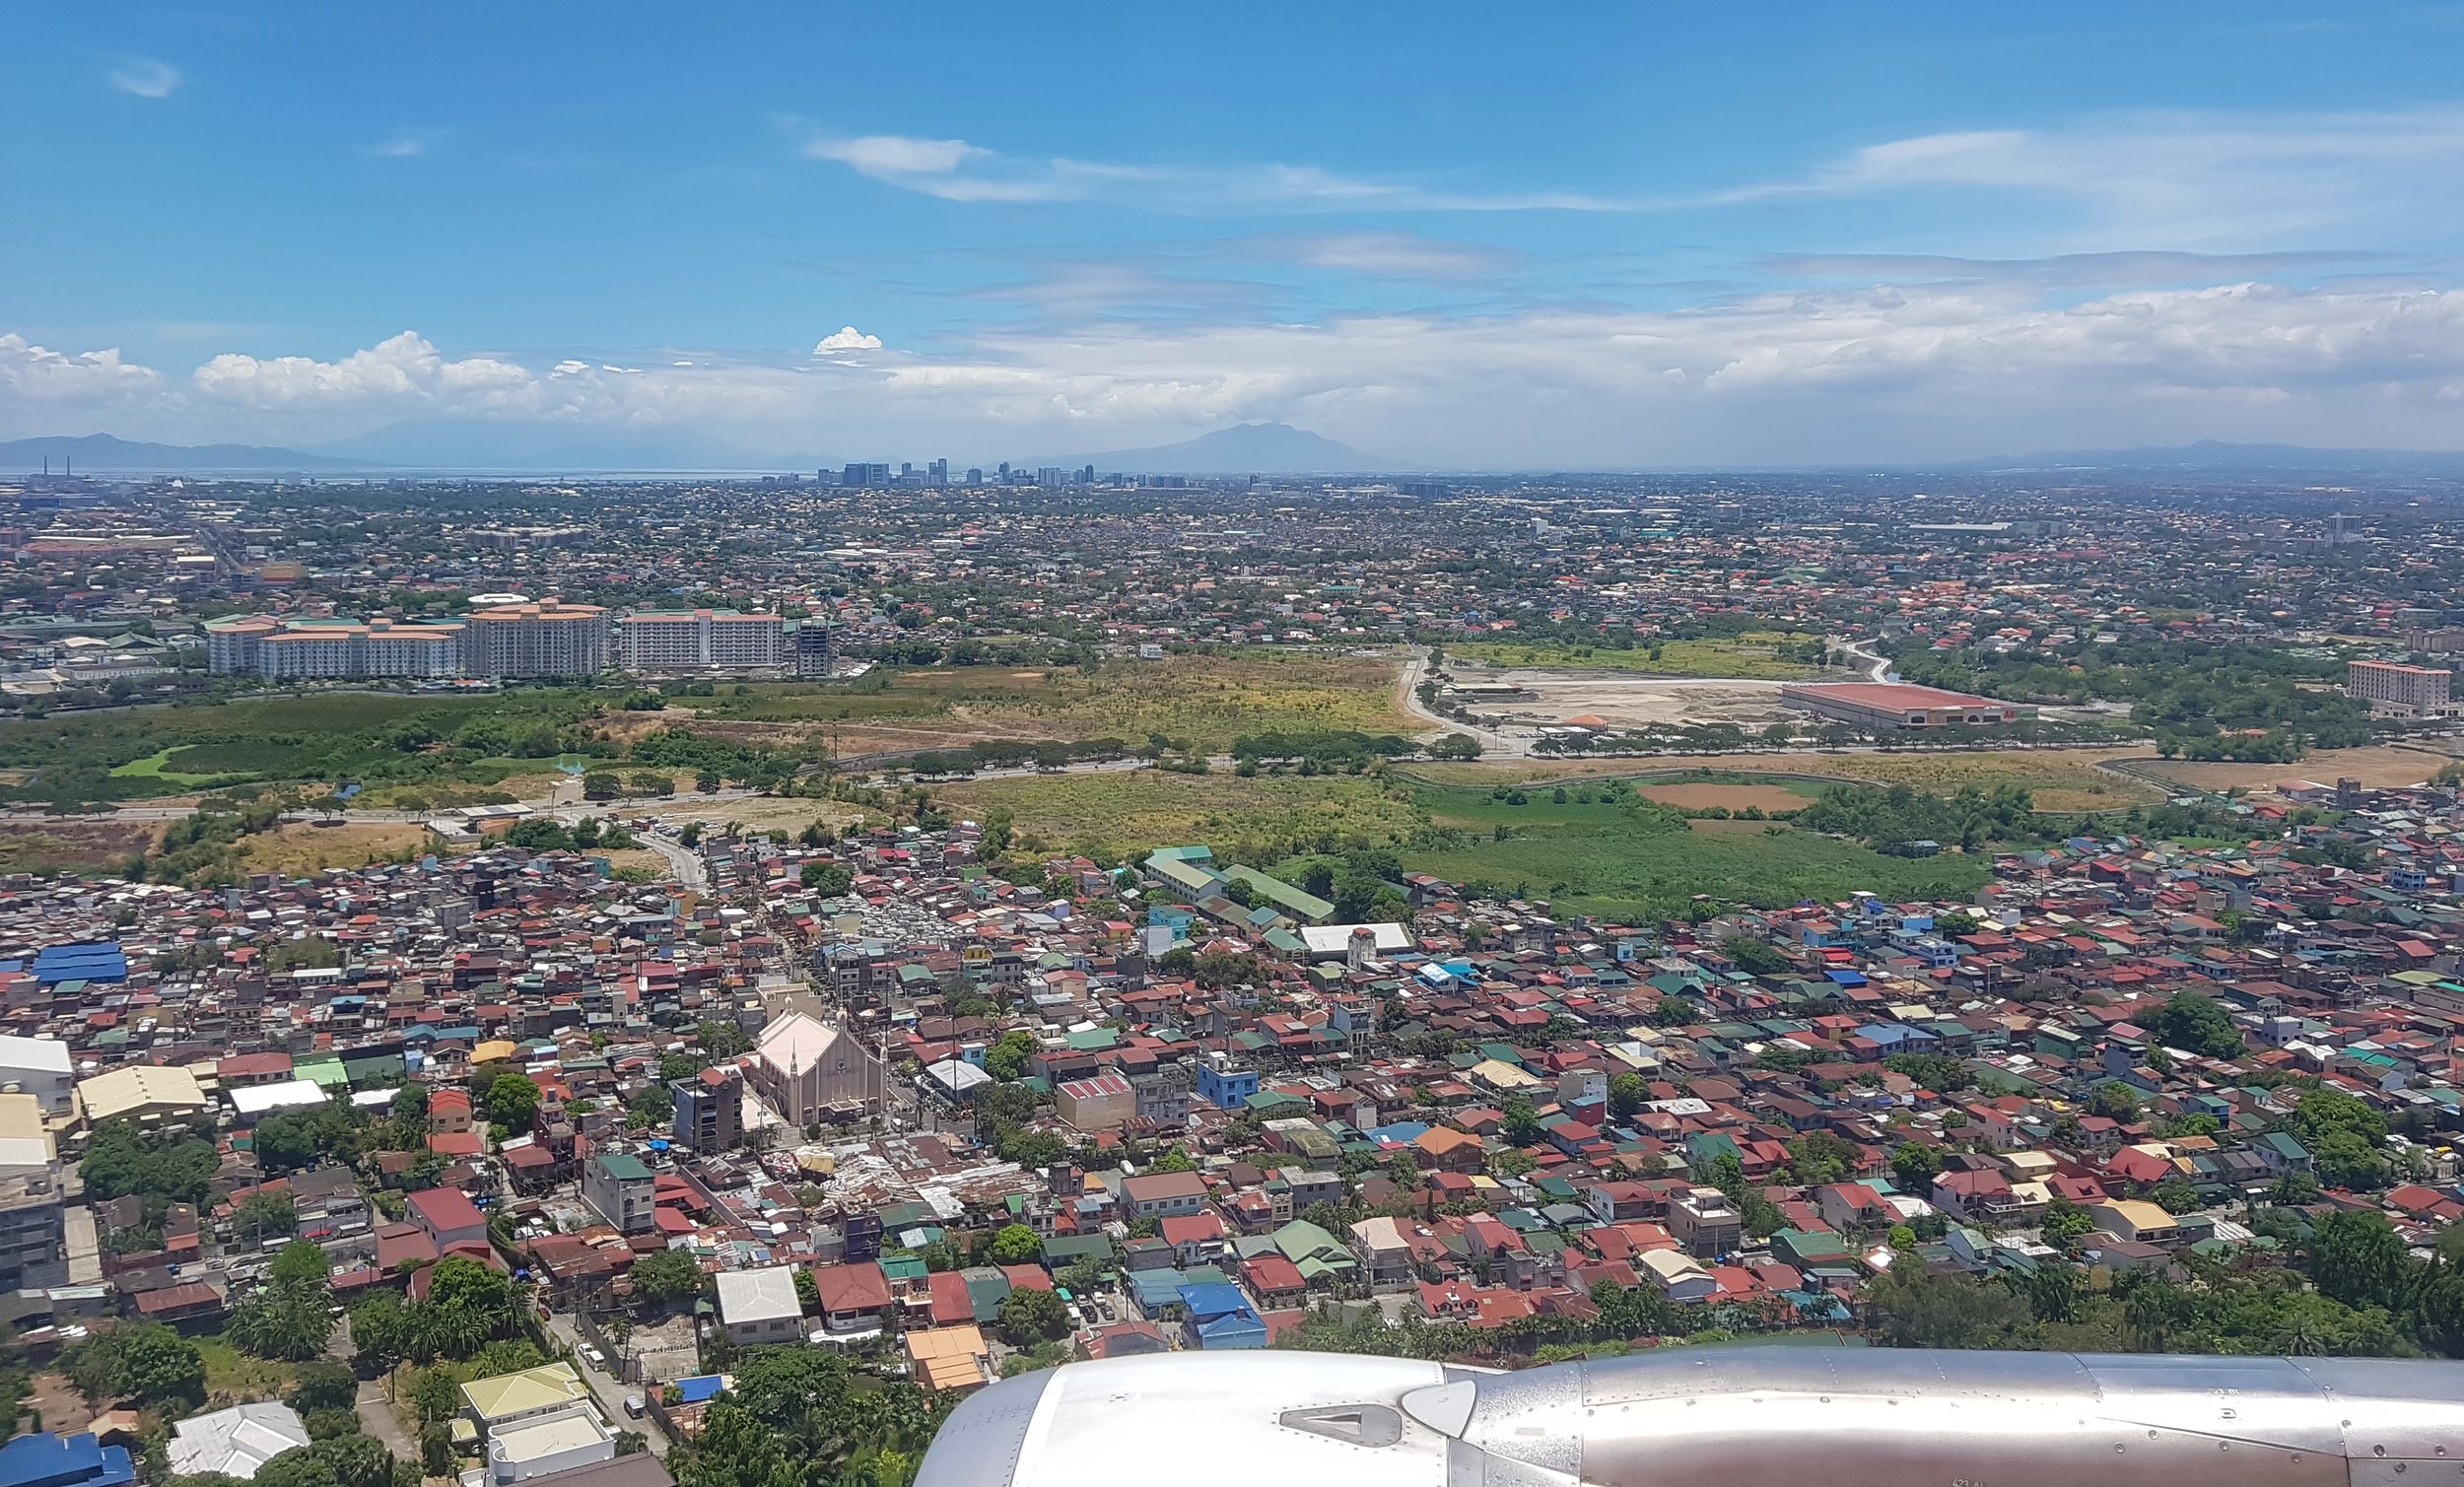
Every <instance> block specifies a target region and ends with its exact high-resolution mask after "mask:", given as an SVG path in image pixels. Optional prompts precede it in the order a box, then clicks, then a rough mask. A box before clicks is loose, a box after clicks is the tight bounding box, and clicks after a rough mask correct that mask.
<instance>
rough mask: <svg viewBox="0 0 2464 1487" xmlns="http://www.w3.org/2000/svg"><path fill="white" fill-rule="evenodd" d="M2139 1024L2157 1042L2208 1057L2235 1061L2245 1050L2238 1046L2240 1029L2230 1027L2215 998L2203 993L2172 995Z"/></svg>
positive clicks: (2229, 1016) (2231, 1025) (2231, 1024)
mask: <svg viewBox="0 0 2464 1487" xmlns="http://www.w3.org/2000/svg"><path fill="white" fill-rule="evenodd" d="M2140 1022H2141V1025H2142V1026H2144V1027H2145V1028H2147V1030H2148V1031H2149V1032H2151V1033H2153V1034H2155V1035H2156V1041H2157V1042H2158V1043H2161V1044H2164V1045H2166V1046H2167V1047H2170V1048H2187V1049H2188V1050H2190V1051H2191V1052H2193V1053H2198V1054H2201V1055H2202V1056H2205V1057H2208V1058H2238V1057H2240V1056H2241V1055H2242V1054H2243V1053H2244V1052H2245V1051H2247V1049H2245V1048H2244V1047H2243V1045H2242V1041H2241V1029H2239V1028H2237V1027H2235V1026H2233V1020H2232V1017H2231V1015H2230V1014H2228V1013H2227V1012H2225V1010H2224V1005H2223V1004H2222V1003H2220V1002H2219V1001H2217V999H2216V998H2215V997H2213V996H2209V995H2207V994H2205V993H2203V992H2199V991H2183V992H2179V993H2176V994H2175V995H2174V996H2173V998H2172V999H2171V1000H2169V1001H2167V1002H2166V1003H2165V1004H2164V1005H2163V1006H2161V1007H2158V1008H2157V1009H2156V1011H2154V1012H2151V1013H2149V1014H2147V1015H2146V1016H2145V1017H2143V1018H2141V1019H2140Z"/></svg>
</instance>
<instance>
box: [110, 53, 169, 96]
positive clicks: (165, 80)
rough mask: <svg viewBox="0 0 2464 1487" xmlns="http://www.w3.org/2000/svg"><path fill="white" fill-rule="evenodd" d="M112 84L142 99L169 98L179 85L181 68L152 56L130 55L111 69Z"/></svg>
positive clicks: (121, 90) (123, 91)
mask: <svg viewBox="0 0 2464 1487" xmlns="http://www.w3.org/2000/svg"><path fill="white" fill-rule="evenodd" d="M110 77H111V86H112V87H114V88H116V89H118V90H119V91H120V92H122V93H133V94H135V95H136V96H137V97H139V98H141V99H167V98H170V97H171V91H172V90H173V89H175V88H177V87H178V86H179V69H178V68H176V67H173V66H172V65H171V64H170V63H169V62H158V61H156V60H154V59H153V58H152V57H130V58H129V59H128V60H127V61H125V62H122V63H120V64H119V65H118V66H117V67H114V68H112V69H111V73H110Z"/></svg>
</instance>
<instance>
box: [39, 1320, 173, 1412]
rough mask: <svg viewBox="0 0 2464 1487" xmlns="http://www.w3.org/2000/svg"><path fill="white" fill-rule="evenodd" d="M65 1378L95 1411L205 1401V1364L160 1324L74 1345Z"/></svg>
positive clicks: (123, 1328)
mask: <svg viewBox="0 0 2464 1487" xmlns="http://www.w3.org/2000/svg"><path fill="white" fill-rule="evenodd" d="M68 1375H69V1379H70V1381H71V1382H72V1383H74V1384H75V1385H76V1386H77V1390H78V1392H80V1393H82V1394H84V1395H85V1396H86V1397H87V1399H88V1400H90V1401H92V1402H93V1403H95V1404H97V1405H98V1406H100V1405H102V1404H103V1403H105V1402H107V1401H109V1400H113V1399H135V1400H137V1401H138V1402H140V1403H143V1404H175V1403H179V1404H188V1403H196V1402H199V1401H201V1400H203V1398H204V1397H205V1360H204V1358H203V1357H201V1356H200V1355H199V1354H198V1352H197V1345H196V1344H195V1343H193V1342H190V1341H189V1340H188V1339H187V1338H185V1337H182V1336H180V1335H179V1334H178V1333H177V1332H175V1331H173V1330H171V1328H170V1327H168V1326H166V1325H164V1324H163V1323H162V1322H159V1321H144V1322H138V1323H136V1324H134V1325H130V1326H121V1327H115V1328H113V1329H112V1330H111V1331H109V1332H106V1333H104V1334H103V1335H102V1336H100V1337H95V1338H91V1339H89V1340H88V1341H86V1342H84V1343H81V1344H79V1345H78V1347H77V1348H76V1349H75V1350H74V1352H73V1354H72V1356H71V1357H70V1359H69V1367H68Z"/></svg>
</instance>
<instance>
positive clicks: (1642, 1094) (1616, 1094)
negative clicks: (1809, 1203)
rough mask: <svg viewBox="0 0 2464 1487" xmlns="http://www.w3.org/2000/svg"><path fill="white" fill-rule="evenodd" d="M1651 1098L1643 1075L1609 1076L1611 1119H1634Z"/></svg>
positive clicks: (1609, 1113)
mask: <svg viewBox="0 0 2464 1487" xmlns="http://www.w3.org/2000/svg"><path fill="white" fill-rule="evenodd" d="M1650 1098H1651V1090H1650V1088H1649V1086H1647V1085H1645V1084H1644V1083H1643V1076H1642V1075H1640V1074H1637V1073H1634V1072H1632V1071H1631V1070H1628V1071H1627V1072H1625V1073H1622V1074H1611V1075H1609V1076H1608V1115H1610V1117H1611V1118H1613V1119H1618V1120H1631V1119H1633V1118H1634V1117H1635V1116H1636V1115H1641V1114H1642V1113H1643V1106H1644V1105H1645V1103H1647V1102H1648V1101H1649V1100H1650ZM1833 1139H1834V1140H1836V1139H1837V1138H1836V1137H1834V1138H1833Z"/></svg>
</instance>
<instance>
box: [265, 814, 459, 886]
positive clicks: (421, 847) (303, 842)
mask: <svg viewBox="0 0 2464 1487" xmlns="http://www.w3.org/2000/svg"><path fill="white" fill-rule="evenodd" d="M246 847H247V849H246V852H245V854H244V858H243V860H244V861H245V862H246V863H247V866H248V870H249V871H250V872H278V873H282V874H284V875H286V876H289V877H304V876H306V875H308V874H309V873H318V872H324V871H325V870H327V869H328V868H335V867H365V866H367V865H368V864H369V863H371V862H378V861H383V860H385V859H387V858H392V857H399V856H402V855H405V854H408V855H417V854H419V853H422V852H430V851H434V852H443V851H445V846H444V845H443V844H441V843H439V842H438V841H437V839H436V838H434V837H432V836H430V835H429V834H428V829H427V828H426V827H420V826H410V825H387V824H382V823H374V822H370V823H363V822H356V821H354V822H343V823H340V824H337V825H333V826H319V825H316V824H313V823H310V822H294V823H292V824H291V825H289V826H282V827H276V828H275V829H274V830H272V831H270V832H260V833H258V834H257V835H255V836H253V837H249V838H247V839H246Z"/></svg>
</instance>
